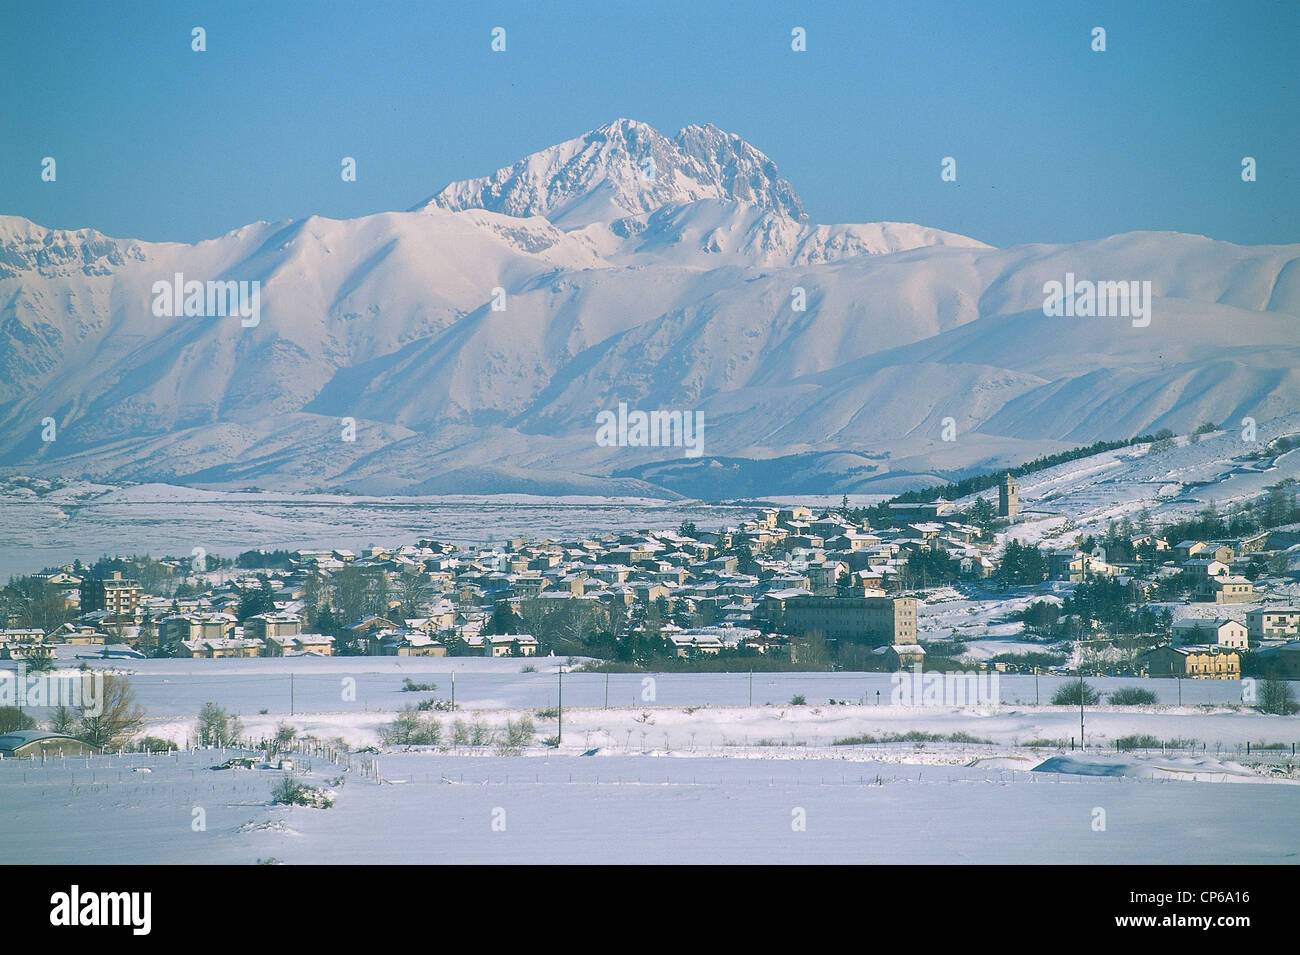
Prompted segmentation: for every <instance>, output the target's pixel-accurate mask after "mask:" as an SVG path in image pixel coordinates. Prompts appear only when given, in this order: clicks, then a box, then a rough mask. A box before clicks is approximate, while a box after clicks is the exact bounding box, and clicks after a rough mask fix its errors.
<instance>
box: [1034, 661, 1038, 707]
mask: <svg viewBox="0 0 1300 955" xmlns="http://www.w3.org/2000/svg"><path fill="white" fill-rule="evenodd" d="M1037 705H1038V667H1034V706H1037Z"/></svg>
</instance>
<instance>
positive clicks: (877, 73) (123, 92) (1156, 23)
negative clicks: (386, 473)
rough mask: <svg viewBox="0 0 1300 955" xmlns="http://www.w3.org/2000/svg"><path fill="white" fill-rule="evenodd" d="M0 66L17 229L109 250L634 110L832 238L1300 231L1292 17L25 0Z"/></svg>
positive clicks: (326, 198) (1017, 7)
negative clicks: (839, 232)
mask: <svg viewBox="0 0 1300 955" xmlns="http://www.w3.org/2000/svg"><path fill="white" fill-rule="evenodd" d="M194 26H202V27H204V28H205V29H206V31H207V51H206V52H204V53H195V52H193V51H192V50H191V49H190V44H191V36H190V31H191V28H192V27H194ZM495 26H503V27H505V28H506V31H507V33H506V45H507V49H506V52H504V53H493V52H492V51H491V50H490V39H491V38H490V31H491V29H492V28H493V27H495ZM795 26H802V27H804V28H805V29H806V31H807V47H808V48H807V52H803V53H796V52H793V51H792V50H791V48H790V39H791V36H790V31H791V29H792V27H795ZM1095 26H1101V27H1104V28H1105V29H1106V31H1107V35H1106V45H1107V50H1106V52H1104V53H1099V52H1093V51H1092V50H1091V48H1090V45H1091V35H1090V34H1091V30H1092V28H1093V27H1095ZM0 71H2V74H3V80H2V82H0V96H2V97H3V98H2V100H0V102H3V108H2V109H0V213H8V214H16V215H21V216H26V217H28V218H30V219H33V220H35V221H36V222H39V223H41V224H42V225H47V226H52V227H61V228H82V227H91V228H95V229H98V230H100V231H102V232H106V233H108V234H110V235H117V236H130V237H136V238H143V239H153V240H183V241H193V240H196V239H200V238H206V237H211V236H215V235H219V234H221V233H223V232H226V231H228V230H230V229H233V228H236V227H238V226H240V225H243V224H245V223H248V222H252V221H256V220H259V219H266V220H272V221H274V220H281V219H289V218H300V217H304V216H308V215H314V214H315V215H324V216H330V217H352V216H359V215H365V214H367V213H372V212H379V211H385V210H391V209H406V208H409V207H410V206H412V205H414V204H415V203H417V202H419V201H420V200H422V199H425V198H427V197H428V196H430V195H432V194H433V193H435V192H437V191H438V190H439V189H441V188H442V187H443V186H444V185H445V184H446V183H447V182H449V181H452V180H455V179H463V178H468V177H471V176H477V175H484V174H487V173H489V172H491V171H493V170H495V169H497V168H499V167H500V166H503V165H507V164H509V163H511V162H513V161H514V160H516V159H519V158H521V157H522V156H524V155H526V154H527V153H529V152H532V151H534V150H537V149H540V148H543V147H545V146H548V145H551V144H554V143H557V142H560V141H562V140H565V139H569V138H572V137H574V136H577V135H580V134H582V133H583V132H586V131H587V130H589V129H592V128H594V127H596V126H599V125H601V124H603V123H605V122H608V121H610V120H612V119H615V118H617V117H620V116H626V117H630V118H633V119H639V120H642V121H644V122H647V123H649V124H651V125H652V126H655V127H656V128H658V129H659V130H660V131H661V132H664V133H666V134H668V135H672V134H673V133H674V132H675V131H676V130H677V129H678V128H680V127H681V126H683V125H686V124H688V123H704V122H712V123H715V124H716V125H718V126H720V127H722V128H723V129H727V130H729V131H732V132H736V133H738V134H740V135H741V136H743V137H744V138H745V139H747V140H748V141H750V142H751V143H753V144H754V145H755V146H757V147H758V148H759V149H761V150H763V151H764V152H765V153H767V154H768V155H769V156H770V157H772V159H774V160H775V161H776V163H777V165H778V166H779V168H780V170H781V173H782V175H784V176H785V177H786V178H787V179H789V180H790V181H791V182H792V183H793V184H794V187H795V189H796V190H797V191H798V192H799V194H800V195H801V196H802V198H803V200H804V204H805V206H806V208H807V210H808V212H809V214H810V215H811V217H812V218H813V219H814V221H817V222H826V223H830V222H866V221H873V220H881V219H890V220H902V221H909V222H919V223H923V224H925V225H929V226H934V227H938V228H943V229H949V230H952V231H955V232H961V233H964V234H967V235H971V236H974V237H976V238H979V239H982V240H984V241H986V242H991V243H993V244H995V245H1011V244H1015V243H1018V242H1068V241H1075V240H1080V239H1088V238H1096V237H1100V236H1104V235H1109V234H1112V233H1116V232H1124V231H1129V230H1134V229H1170V230H1177V231H1182V232H1195V233H1204V234H1207V235H1210V236H1213V237H1215V238H1221V239H1227V240H1230V241H1233V242H1241V243H1250V244H1256V243H1281V242H1300V92H1298V90H1297V83H1300V2H1297V0H1283V2H1263V0H1230V2H1220V3H1205V2H1194V0H1180V2H1141V3H1138V2H1132V0H1124V2H1117V3H1087V4H1085V3H1080V2H1073V0H1033V2H1018V0H1003V2H993V3H976V2H970V0H960V2H946V3H939V2H926V0H909V2H880V0H872V2H866V0H859V2H851V3H830V2H818V3H760V2H746V3H722V2H710V0H690V2H681V0H667V2H661V0H655V2H650V0H636V2H625V0H601V2H592V3H588V4H577V3H566V2H528V3H523V2H516V3H492V2H484V3H441V2H436V0H426V2H411V3H384V2H371V0H358V2H349V3H319V4H306V3H289V2H279V0H256V2H220V3H217V2H208V3H190V2H183V0H182V2H173V0H168V2H139V3H133V2H103V0H94V2H80V3H64V2H59V0H38V2H31V3H28V2H24V0H5V2H4V3H3V5H2V9H0ZM45 156H53V157H54V158H55V159H56V161H57V177H58V178H57V181H56V182H54V183H47V182H42V181H41V178H40V174H41V160H42V158H43V157H45ZM343 156H354V157H356V159H357V161H358V181H357V182H355V183H345V182H343V181H342V180H341V179H340V177H339V162H340V160H341V158H342V157H343ZM945 156H952V157H955V158H956V160H957V182H955V183H945V182H942V181H941V179H940V175H939V172H940V161H941V159H942V157H945ZM1244 156H1252V157H1254V158H1255V159H1256V161H1257V169H1258V173H1257V174H1258V181H1257V182H1254V183H1243V182H1242V179H1241V161H1242V157H1244Z"/></svg>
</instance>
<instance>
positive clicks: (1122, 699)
mask: <svg viewBox="0 0 1300 955" xmlns="http://www.w3.org/2000/svg"><path fill="white" fill-rule="evenodd" d="M1053 702H1055V700H1053ZM1106 702H1108V703H1112V704H1114V705H1115V706H1149V705H1151V704H1152V703H1157V702H1159V700H1158V698H1157V697H1156V695H1155V693H1153V692H1152V691H1151V690H1146V689H1143V688H1142V687H1140V686H1126V687H1124V689H1122V690H1116V691H1115V692H1114V693H1112V694H1111V695H1110V696H1108V697H1107V698H1106Z"/></svg>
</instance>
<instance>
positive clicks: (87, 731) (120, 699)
mask: <svg viewBox="0 0 1300 955" xmlns="http://www.w3.org/2000/svg"><path fill="white" fill-rule="evenodd" d="M95 710H96V711H97V712H92V711H91V710H89V709H86V708H85V707H83V708H82V712H81V719H80V721H79V722H80V726H79V728H78V732H77V738H78V739H80V740H81V741H82V742H83V743H87V744H89V745H91V746H94V747H96V748H97V749H102V750H113V749H120V748H122V747H124V746H125V745H126V744H127V743H128V742H130V740H131V737H132V736H134V735H135V734H136V733H137V732H139V730H140V727H142V726H143V725H144V710H143V709H142V708H141V707H140V706H139V705H138V704H137V703H136V699H135V689H134V688H133V687H132V686H131V681H130V680H128V679H126V678H125V677H121V676H115V675H113V674H107V675H105V676H104V687H103V693H102V694H101V702H100V705H99V706H97V707H95Z"/></svg>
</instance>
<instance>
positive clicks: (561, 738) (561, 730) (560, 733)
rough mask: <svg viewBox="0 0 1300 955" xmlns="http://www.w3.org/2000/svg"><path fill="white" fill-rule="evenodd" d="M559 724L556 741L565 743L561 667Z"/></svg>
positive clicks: (561, 674)
mask: <svg viewBox="0 0 1300 955" xmlns="http://www.w3.org/2000/svg"><path fill="white" fill-rule="evenodd" d="M559 714H560V719H559V724H558V726H557V727H556V730H555V741H556V742H557V743H563V742H564V667H563V666H561V667H560V706H559Z"/></svg>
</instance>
